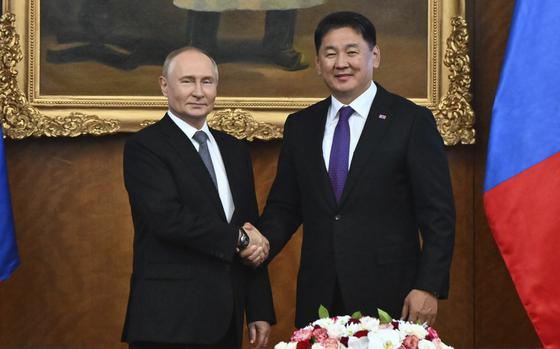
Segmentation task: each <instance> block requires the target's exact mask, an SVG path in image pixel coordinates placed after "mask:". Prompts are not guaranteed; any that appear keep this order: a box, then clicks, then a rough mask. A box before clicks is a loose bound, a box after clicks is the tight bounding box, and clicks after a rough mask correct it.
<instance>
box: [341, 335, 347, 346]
mask: <svg viewBox="0 0 560 349" xmlns="http://www.w3.org/2000/svg"><path fill="white" fill-rule="evenodd" d="M340 343H342V344H343V345H344V346H345V347H346V348H348V337H342V338H340Z"/></svg>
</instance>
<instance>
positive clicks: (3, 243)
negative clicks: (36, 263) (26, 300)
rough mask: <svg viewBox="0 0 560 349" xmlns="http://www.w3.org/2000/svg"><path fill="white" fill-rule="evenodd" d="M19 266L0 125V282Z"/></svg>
mask: <svg viewBox="0 0 560 349" xmlns="http://www.w3.org/2000/svg"><path fill="white" fill-rule="evenodd" d="M18 265H19V255H18V251H17V246H16V238H15V233H14V219H13V216H12V204H11V201H10V190H9V187H8V173H7V171H6V159H5V157H4V140H3V135H2V127H1V123H0V282H1V281H4V280H6V279H7V278H8V277H9V276H10V275H11V274H12V273H13V271H14V270H15V269H16V268H17V266H18Z"/></svg>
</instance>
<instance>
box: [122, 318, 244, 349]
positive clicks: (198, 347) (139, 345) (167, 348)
mask: <svg viewBox="0 0 560 349" xmlns="http://www.w3.org/2000/svg"><path fill="white" fill-rule="evenodd" d="M235 327H236V326H235V323H234V321H233V320H232V321H231V323H230V325H229V329H228V331H227V332H226V334H225V335H224V337H223V338H222V339H220V340H219V341H218V342H217V343H214V344H188V343H187V344H175V343H156V342H135V343H129V344H128V348H129V349H210V348H216V349H218V348H219V349H240V348H241V338H238V337H237V334H236V332H237V331H236V329H235Z"/></svg>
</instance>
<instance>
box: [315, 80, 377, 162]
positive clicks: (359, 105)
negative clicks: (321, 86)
mask: <svg viewBox="0 0 560 349" xmlns="http://www.w3.org/2000/svg"><path fill="white" fill-rule="evenodd" d="M376 93H377V86H376V85H375V84H374V83H373V82H371V83H370V85H369V87H368V89H367V90H365V91H364V93H362V94H361V95H360V96H358V98H356V99H354V100H353V101H352V102H351V103H350V104H349V106H350V107H352V109H354V112H353V113H352V115H350V118H349V119H348V123H349V125H350V154H348V169H350V164H351V163H352V157H353V156H354V150H356V146H357V145H358V140H359V139H360V135H361V134H362V130H363V129H364V125H365V123H366V120H367V117H368V114H369V110H370V109H371V105H372V104H373V99H374V98H375V95H376ZM344 106H345V105H344V104H342V103H341V102H340V101H339V100H338V99H336V98H335V97H334V96H331V106H330V107H329V111H328V112H327V120H326V123H325V133H324V135H323V158H324V159H325V166H326V168H327V170H328V168H329V160H330V157H331V147H332V142H333V137H334V130H335V128H336V125H337V124H338V112H339V111H340V108H342V107H344Z"/></svg>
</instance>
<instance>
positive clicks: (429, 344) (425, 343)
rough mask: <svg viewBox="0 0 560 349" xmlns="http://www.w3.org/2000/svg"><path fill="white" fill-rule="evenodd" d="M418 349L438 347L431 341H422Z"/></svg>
mask: <svg viewBox="0 0 560 349" xmlns="http://www.w3.org/2000/svg"><path fill="white" fill-rule="evenodd" d="M418 349H436V345H435V344H434V343H432V342H431V341H429V340H426V339H422V340H420V341H419V342H418Z"/></svg>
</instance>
